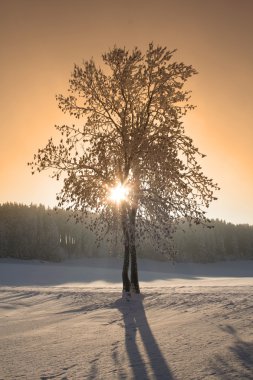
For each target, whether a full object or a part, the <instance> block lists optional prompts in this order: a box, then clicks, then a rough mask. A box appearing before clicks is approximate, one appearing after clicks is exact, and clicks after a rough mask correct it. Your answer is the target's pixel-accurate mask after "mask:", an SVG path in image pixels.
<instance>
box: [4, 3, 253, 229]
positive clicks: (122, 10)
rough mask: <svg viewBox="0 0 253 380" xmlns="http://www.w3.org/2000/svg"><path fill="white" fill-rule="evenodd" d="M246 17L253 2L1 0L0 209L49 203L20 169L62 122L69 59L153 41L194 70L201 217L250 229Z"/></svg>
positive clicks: (193, 126)
mask: <svg viewBox="0 0 253 380" xmlns="http://www.w3.org/2000/svg"><path fill="white" fill-rule="evenodd" d="M252 14H253V1H252V0H179V1H175V0H173V1H172V0H125V1H122V0H89V1H88V0H68V1H67V0H53V1H49V0H0V48H1V50H0V51H1V60H0V65H1V70H0V88H1V93H0V98H1V107H0V202H7V201H11V202H14V201H16V202H22V203H27V204H30V203H31V202H33V203H43V204H46V205H51V206H52V205H54V204H55V193H56V192H57V190H58V189H59V185H58V183H55V182H54V180H52V179H50V178H48V173H43V174H40V175H39V174H38V175H36V176H31V174H30V171H29V168H28V167H27V166H26V163H27V161H31V160H32V157H33V154H34V153H36V151H37V149H38V148H40V147H43V146H44V145H45V144H46V142H47V140H48V138H49V137H51V136H52V135H54V133H55V132H54V128H53V126H54V124H60V123H61V122H62V121H63V120H64V115H63V114H62V113H61V112H60V111H59V110H58V108H57V103H56V101H55V95H56V94H58V93H66V89H67V86H68V79H69V77H70V73H71V71H72V68H73V64H74V62H76V63H81V62H82V60H83V59H84V60H87V59H89V58H91V57H92V56H93V57H94V58H95V60H97V59H98V58H99V57H100V55H101V53H103V52H104V51H106V50H108V49H109V48H110V47H113V46H114V44H116V45H118V46H126V47H127V48H129V49H131V48H132V47H134V46H138V47H139V48H141V49H143V50H145V49H146V47H147V45H148V43H149V42H151V41H154V43H156V44H160V45H165V46H167V47H168V48H169V49H173V48H177V49H178V52H177V54H176V56H175V58H176V59H177V60H182V61H183V62H184V63H186V64H192V65H193V66H194V67H195V68H196V69H197V70H198V72H199V74H198V75H197V76H195V77H194V78H193V79H191V80H190V82H189V87H190V88H191V89H192V90H193V94H192V102H193V103H194V104H196V105H197V109H196V110H194V111H192V113H191V114H190V115H189V117H188V118H187V119H186V120H185V125H186V129H187V133H188V134H189V135H190V136H191V137H193V139H194V141H195V144H196V145H197V146H198V147H199V148H200V151H201V152H203V153H205V154H207V157H206V158H205V159H204V160H202V161H201V164H202V165H203V167H204V169H205V174H206V175H208V176H209V177H212V178H214V179H215V180H216V181H217V182H218V183H219V185H220V187H221V191H220V192H219V193H218V194H217V195H218V198H219V199H218V201H216V202H214V203H213V205H212V206H211V207H210V211H209V216H210V217H217V218H220V219H225V220H227V221H231V222H234V223H250V224H253V174H252V173H253V148H252V145H253V126H252V120H253V97H252V89H253V70H252V69H253V23H252Z"/></svg>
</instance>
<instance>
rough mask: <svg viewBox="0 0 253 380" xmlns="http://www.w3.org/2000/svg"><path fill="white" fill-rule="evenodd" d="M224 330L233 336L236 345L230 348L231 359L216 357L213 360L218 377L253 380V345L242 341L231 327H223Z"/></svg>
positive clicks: (227, 379) (229, 379) (213, 367)
mask: <svg viewBox="0 0 253 380" xmlns="http://www.w3.org/2000/svg"><path fill="white" fill-rule="evenodd" d="M222 330H223V331H224V332H226V333H228V334H230V335H232V336H233V338H234V344H233V345H232V346H231V347H229V351H230V356H229V357H225V356H222V355H216V356H215V357H214V359H213V360H212V362H211V366H212V369H213V370H214V372H215V374H216V376H217V377H218V378H219V379H222V380H231V379H243V380H253V343H252V342H245V341H244V340H243V339H241V338H240V337H239V335H238V333H237V331H236V330H235V328H234V327H232V326H230V325H226V326H225V327H222ZM231 355H232V358H231Z"/></svg>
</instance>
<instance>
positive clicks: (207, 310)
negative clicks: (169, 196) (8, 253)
mask: <svg viewBox="0 0 253 380" xmlns="http://www.w3.org/2000/svg"><path fill="white" fill-rule="evenodd" d="M139 269H140V272H139V276H140V280H141V282H140V285H141V291H142V296H141V297H136V298H132V299H131V301H130V302H127V301H126V300H122V299H121V260H118V259H113V258H108V259H83V260H73V261H66V262H63V263H46V262H36V261H34V262H33V261H18V260H10V259H9V260H4V259H1V260H0V379H1V380H3V379H4V380H13V379H29V380H30V379H31V380H36V379H39V380H46V379H62V380H67V379H68V380H70V379H108V380H110V379H136V380H137V379H140V380H142V379H168V380H169V379H177V380H190V379H192V380H198V379H224V380H230V379H240V380H241V379H253V292H252V291H253V277H252V275H253V261H247V262H246V261H245V262H222V263H215V264H175V265H173V264H171V263H166V262H165V263H164V262H153V261H148V260H140V263H139Z"/></svg>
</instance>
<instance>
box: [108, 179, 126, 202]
mask: <svg viewBox="0 0 253 380" xmlns="http://www.w3.org/2000/svg"><path fill="white" fill-rule="evenodd" d="M128 194H129V189H128V187H126V186H124V185H122V183H119V184H118V185H117V186H115V187H113V188H111V189H110V195H109V199H110V200H111V201H113V202H115V203H120V202H122V201H125V200H127V197H128Z"/></svg>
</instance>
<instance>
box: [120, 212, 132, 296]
mask: <svg viewBox="0 0 253 380" xmlns="http://www.w3.org/2000/svg"><path fill="white" fill-rule="evenodd" d="M122 229H123V236H124V246H125V251H124V262H123V269H122V282H123V293H130V285H131V284H130V280H129V277H128V270H129V231H128V223H127V214H126V209H125V208H124V207H122Z"/></svg>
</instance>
